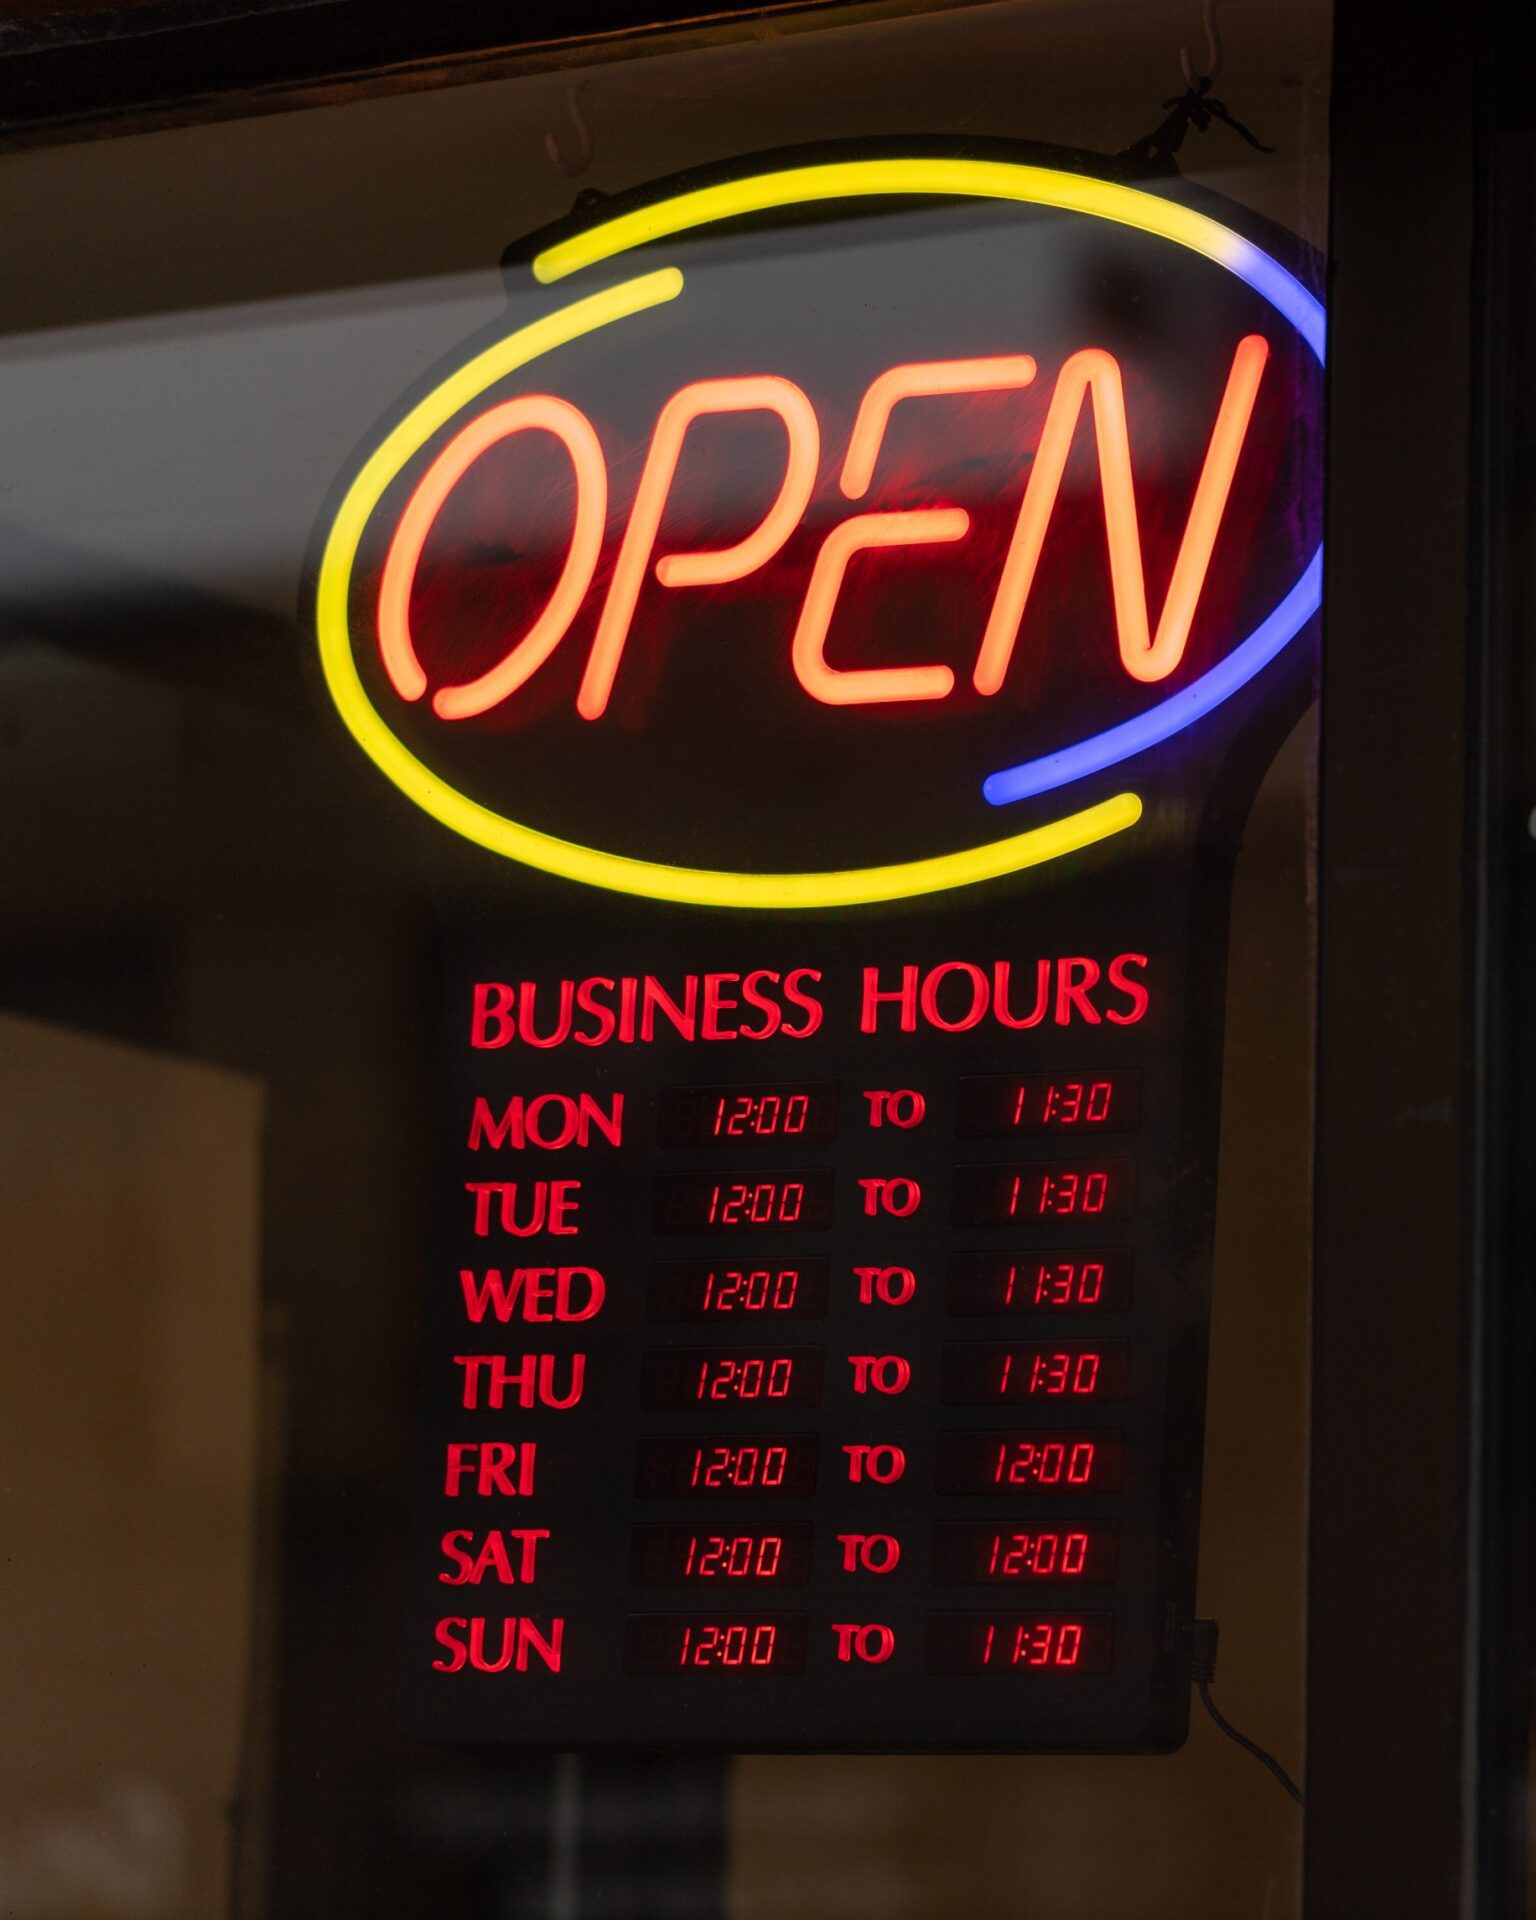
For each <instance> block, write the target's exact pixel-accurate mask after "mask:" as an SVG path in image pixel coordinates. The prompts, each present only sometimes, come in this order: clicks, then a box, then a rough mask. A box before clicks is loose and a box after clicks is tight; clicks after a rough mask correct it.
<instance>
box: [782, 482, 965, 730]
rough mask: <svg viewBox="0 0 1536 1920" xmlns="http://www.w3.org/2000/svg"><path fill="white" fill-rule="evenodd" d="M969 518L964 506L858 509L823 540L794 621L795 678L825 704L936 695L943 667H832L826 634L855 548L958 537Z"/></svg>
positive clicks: (944, 682) (942, 684)
mask: <svg viewBox="0 0 1536 1920" xmlns="http://www.w3.org/2000/svg"><path fill="white" fill-rule="evenodd" d="M970 524H971V516H970V515H969V514H968V513H967V512H966V511H965V509H964V508H963V507H917V508H912V509H910V510H909V511H907V512H904V513H856V514H854V515H853V516H852V518H851V519H848V520H844V521H843V523H842V524H841V525H840V526H836V527H834V528H833V529H832V531H831V532H830V533H829V534H828V535H827V537H826V539H825V540H823V541H822V543H821V551H820V552H819V553H818V554H817V555H816V564H815V566H814V567H813V568H812V569H811V579H810V585H809V586H807V588H806V590H805V604H804V605H803V606H802V607H801V609H800V618H799V621H798V622H797V623H796V626H795V638H794V642H793V644H792V645H791V647H790V660H791V663H792V664H793V666H794V669H795V678H796V679H797V680H798V681H799V682H800V684H801V686H802V687H804V688H805V690H806V692H807V693H808V694H810V695H811V697H812V699H814V700H820V701H821V702H822V703H823V704H824V705H826V706H829V707H862V706H870V705H874V704H875V703H877V702H885V701H890V700H942V699H943V698H944V696H945V694H947V693H948V692H949V690H950V688H951V687H953V686H954V684H955V676H954V674H953V673H952V672H951V671H950V669H949V668H948V667H945V666H931V667H847V668H843V667H833V666H829V665H828V664H827V655H826V646H827V632H828V629H829V628H830V627H831V625H832V610H833V608H834V607H835V606H836V604H837V596H838V594H839V592H840V591H841V590H842V585H843V575H844V574H845V573H846V572H847V570H848V562H849V561H850V560H851V559H852V558H853V556H854V554H856V553H861V552H864V551H867V550H868V549H870V548H872V547H914V546H928V545H937V544H942V543H943V542H945V541H949V540H962V539H964V537H965V535H966V533H967V532H968V531H969V529H970Z"/></svg>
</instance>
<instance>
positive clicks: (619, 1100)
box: [469, 1093, 624, 1153]
mask: <svg viewBox="0 0 1536 1920" xmlns="http://www.w3.org/2000/svg"><path fill="white" fill-rule="evenodd" d="M551 1111H553V1112H554V1113H555V1115H556V1116H557V1118H556V1121H555V1123H554V1124H553V1125H551V1124H550V1123H549V1122H548V1121H547V1120H546V1118H545V1116H546V1114H548V1113H549V1112H551ZM594 1127H596V1128H597V1130H598V1132H599V1133H601V1134H602V1136H603V1138H604V1139H605V1140H607V1141H609V1142H610V1144H611V1145H613V1146H615V1147H617V1146H619V1145H621V1144H622V1142H623V1138H624V1096H623V1094H622V1093H615V1094H613V1095H612V1096H611V1097H610V1101H609V1110H608V1112H607V1113H604V1111H603V1109H602V1108H601V1107H600V1106H599V1105H598V1103H597V1101H596V1100H595V1099H594V1098H593V1096H592V1095H591V1094H590V1093H583V1094H579V1095H577V1097H576V1098H575V1099H572V1098H571V1096H570V1095H569V1094H566V1093H541V1094H538V1095H536V1096H535V1098H534V1099H532V1100H530V1101H529V1102H527V1104H526V1106H525V1104H524V1101H523V1096H522V1095H521V1094H514V1095H513V1097H512V1099H511V1100H509V1101H508V1102H507V1106H506V1109H505V1111H504V1112H503V1113H502V1116H501V1118H500V1119H499V1120H498V1119H497V1118H496V1115H495V1114H494V1113H493V1112H492V1110H491V1104H490V1102H489V1101H488V1100H486V1099H484V1098H482V1097H480V1096H479V1095H477V1096H476V1098H475V1105H474V1111H473V1112H472V1113H471V1114H470V1117H469V1145H470V1148H471V1150H472V1151H475V1150H478V1149H479V1148H481V1147H486V1146H489V1147H512V1148H515V1149H518V1150H521V1149H522V1148H524V1147H527V1146H535V1147H542V1148H543V1149H544V1151H545V1152H547V1153H556V1152H558V1151H559V1150H560V1149H561V1148H563V1147H568V1146H570V1145H571V1144H572V1142H574V1143H575V1144H576V1145H577V1146H579V1147H585V1146H589V1145H590V1144H591V1140H592V1129H593V1128H594Z"/></svg>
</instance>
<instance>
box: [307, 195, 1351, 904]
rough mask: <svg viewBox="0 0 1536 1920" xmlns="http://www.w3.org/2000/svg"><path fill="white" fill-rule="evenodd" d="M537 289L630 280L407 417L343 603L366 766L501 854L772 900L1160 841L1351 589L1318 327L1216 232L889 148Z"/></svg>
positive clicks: (547, 323) (600, 241) (926, 886)
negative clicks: (1192, 736) (1344, 568)
mask: <svg viewBox="0 0 1536 1920" xmlns="http://www.w3.org/2000/svg"><path fill="white" fill-rule="evenodd" d="M813 208H816V209H819V210H820V211H821V212H822V213H823V214H826V213H828V212H830V213H832V214H834V215H836V216H838V218H837V220H836V221H835V222H834V225H833V228H832V229H831V231H832V232H833V234H834V235H836V234H837V232H838V228H839V226H840V224H841V223H842V222H846V226H847V236H848V237H847V245H846V246H845V247H843V248H839V247H837V246H836V245H835V244H834V245H832V246H829V245H828V244H827V233H828V229H827V228H826V227H824V226H822V227H806V226H805V224H804V222H805V220H806V216H807V213H808V210H811V209H813ZM876 212H879V213H880V214H881V216H882V217H881V219H880V220H879V221H876V220H875V219H874V218H873V217H872V216H873V214H874V213H876ZM751 215H755V216H758V220H757V221H755V222H754V223H753V225H752V226H751V228H750V229H749V230H746V231H745V235H744V229H743V221H744V219H745V217H746V216H751ZM764 215H771V216H774V217H775V219H776V221H777V222H778V223H779V224H778V225H777V226H776V227H772V228H770V229H769V231H768V233H767V234H766V235H765V233H764V230H763V228H762V226H761V224H760V222H761V219H762V217H763V216H764ZM678 259H681V260H682V264H681V265H679V264H678V263H677V262H678ZM626 269H631V270H630V271H628V272H627V274H626ZM615 273H618V274H620V275H625V277H619V278H615V277H614V275H615ZM533 274H534V278H535V280H537V281H539V282H542V283H545V284H554V283H557V282H561V281H564V280H565V279H566V278H567V277H569V276H572V275H576V274H580V275H582V276H583V277H584V278H587V279H592V278H594V277H598V276H604V284H602V285H601V286H600V287H598V288H597V289H596V290H595V291H590V292H586V293H584V294H583V295H582V296H580V297H578V298H577V299H575V300H573V301H571V302H569V303H567V304H564V305H560V306H558V307H556V308H554V309H553V310H550V311H546V312H544V313H542V314H541V315H540V317H537V318H533V319H531V320H529V321H527V322H526V323H525V324H523V325H520V326H517V327H515V328H513V329H512V330H510V331H502V332H501V333H500V334H499V335H498V337H496V338H495V339H494V340H492V341H491V343H490V344H489V345H484V346H480V347H478V349H477V350H475V351H473V352H470V353H469V354H468V356H467V357H464V358H462V359H461V361H460V362H459V364H457V365H455V366H454V367H453V369H452V370H451V371H450V372H449V373H448V374H447V375H446V376H445V377H444V378H442V379H441V380H439V381H438V382H437V384H436V385H434V386H433V387H432V388H431V389H430V391H428V392H427V393H426V395H425V397H424V398H422V399H419V400H418V401H416V402H415V404H414V405H412V406H411V407H410V408H409V410H408V411H406V412H405V413H404V414H403V417H401V418H399V419H398V420H397V421H396V422H395V424H393V425H392V426H391V427H390V428H389V430H388V431H387V432H386V433H385V434H384V435H383V437H382V438H381V439H380V440H379V441H378V443H377V445H376V446H375V447H374V448H373V450H372V451H371V452H370V453H369V454H368V455H367V456H366V458H365V459H364V460H363V461H362V463H361V464H360V466H359V468H358V470H357V472H356V474H355V476H354V477H353V479H352V481H351V483H350V486H349V487H348V489H347V491H346V494H345V496H344V498H343V500H342V503H341V506H340V508H339V510H338V512H337V514H336V516H335V519H334V521H333V522H332V524H331V526H330V529H329V532H328V535H327V538H326V542H325V547H324V552H323V558H322V562H321V568H320V578H319V585H318V602H317V612H318V628H319V637H320V646H321V654H322V659H323V663H324V668H325V673H326V677H327V682H328V685H329V687H330V690H331V693H332V696H333V698H334V700H335V702H336V705H337V707H338V709H339V711H340V713H341V715H342V717H343V719H344V720H345V721H346V724H347V725H348V727H349V728H350V729H351V731H352V733H353V735H354V736H355V737H356V739H357V740H358V742H359V744H360V745H361V746H362V747H363V748H364V749H365V751H366V752H368V753H369V754H370V755H371V756H372V758H373V759H374V760H375V761H376V762H377V764H378V765H379V767H380V768H381V769H382V770H383V771H384V772H385V773H386V774H387V775H388V777H389V778H390V779H391V780H393V781H394V782H395V784H396V785H397V786H399V787H400V788H401V789H402V790H403V791H404V792H405V793H406V794H407V795H408V796H409V797H410V798H411V799H413V800H414V801H415V802H416V803H417V804H418V805H420V806H422V807H423V808H425V809H426V810H427V811H428V812H429V813H431V814H432V815H434V816H435V817H436V818H437V819H438V820H440V821H441V822H442V823H443V824H444V825H446V826H449V827H451V828H452V829H454V830H455V831H456V832H458V833H461V834H463V835H464V836H466V837H467V838H469V839H471V840H473V841H476V842H478V843H479V844H480V845H482V846H485V847H487V848H489V849H491V850H493V851H495V852H497V853H501V854H504V855H507V856H510V857H512V858H514V859H517V860H520V861H523V862H525V863H527V864H529V865H531V866H535V867H540V868H543V869H545V870H547V871H551V872H555V873H560V874H564V875H566V876H567V877H569V878H572V879H575V880H578V881H582V882H586V883H588V884H592V885H597V886H602V887H609V888H616V889H621V890H625V891H629V892H633V893H639V894H645V895H650V896H652V897H656V898H660V899H670V900H679V901H689V902H696V903H701V904H706V905H714V906H748V907H802V906H803V907H814V906H835V905H848V904H854V903H859V902H864V901H874V900H881V899H891V898H897V897H902V896H907V895H913V894H919V893H924V892H929V891H933V890H937V889H941V888H946V887H952V886H957V885H961V884H964V883H967V882H971V881H976V880H981V879H986V878H990V877H994V876H997V875H1000V874H1004V873H1008V872H1011V871H1014V870H1016V869H1019V868H1022V867H1027V866H1031V865H1035V864H1038V863H1040V862H1042V861H1046V860H1050V859H1052V858H1054V857H1056V856H1058V855H1060V854H1062V853H1065V852H1069V851H1071V850H1073V849H1075V848H1078V847H1082V846H1084V845H1087V844H1089V843H1091V842H1093V841H1095V840H1100V839H1104V838H1106V837H1108V836H1110V835H1113V834H1116V833H1120V832H1123V831H1125V830H1126V829H1128V828H1130V827H1132V826H1134V824H1135V823H1136V821H1137V820H1138V819H1139V818H1140V815H1141V812H1142V800H1141V797H1140V794H1139V793H1138V792H1137V791H1136V790H1135V788H1134V787H1133V786H1128V785H1124V784H1122V783H1123V782H1125V781H1135V782H1137V783H1138V784H1139V782H1140V779H1141V777H1142V776H1141V770H1142V769H1143V768H1145V766H1146V765H1147V762H1146V760H1145V759H1143V758H1142V756H1145V755H1146V754H1147V753H1148V751H1149V750H1150V749H1153V748H1156V747H1158V746H1160V745H1162V744H1163V743H1164V742H1167V741H1170V740H1172V739H1174V738H1175V737H1176V736H1178V735H1180V734H1182V733H1183V732H1184V731H1185V730H1186V729H1188V728H1190V727H1191V726H1192V725H1194V724H1195V723H1196V722H1198V721H1199V720H1200V719H1201V718H1202V717H1203V716H1204V715H1206V714H1207V713H1209V712H1211V711H1212V710H1213V709H1214V708H1216V707H1218V706H1219V705H1221V704H1222V703H1223V702H1224V701H1225V700H1227V699H1229V698H1230V697H1231V696H1232V695H1233V694H1234V693H1236V692H1237V691H1238V690H1239V689H1240V688H1241V687H1243V686H1244V685H1246V684H1247V682H1248V681H1250V680H1252V679H1253V678H1254V677H1255V676H1256V675H1257V674H1259V673H1260V672H1261V671H1262V670H1263V669H1264V667H1265V666H1266V665H1268V664H1269V662H1270V661H1272V660H1273V659H1274V658H1275V656H1276V655H1277V654H1278V653H1279V651H1280V650H1281V649H1282V648H1283V647H1284V646H1285V645H1286V644H1287V642H1288V641H1289V640H1290V639H1291V638H1292V637H1293V636H1294V635H1295V634H1296V632H1297V631H1298V630H1299V629H1300V628H1301V626H1302V625H1303V624H1304V623H1305V621H1306V620H1307V619H1308V617H1309V616H1310V614H1311V613H1312V612H1313V611H1314V610H1315V608H1316V606H1317V602H1318V598H1319V591H1320V575H1321V555H1320V550H1318V549H1316V547H1315V545H1311V544H1310V542H1309V543H1308V544H1306V545H1304V546H1303V547H1302V548H1301V550H1298V541H1297V536H1296V516H1295V514H1294V511H1293V507H1294V502H1295V500H1296V499H1297V497H1298V496H1301V495H1304V494H1305V493H1306V491H1307V488H1306V481H1305V475H1304V472H1303V467H1304V463H1305V459H1306V451H1305V448H1304V446H1302V445H1301V444H1300V442H1301V440H1303V439H1304V436H1299V435H1298V433H1297V431H1296V422H1297V421H1298V419H1301V420H1305V419H1306V418H1307V417H1308V415H1309V413H1310V414H1314V415H1315V412H1316V395H1317V381H1318V376H1319V372H1320V368H1321V362H1322V354H1323V318H1322V311H1321V308H1320V307H1319V305H1318V303H1317V301H1316V300H1315V298H1314V297H1313V296H1312V295H1311V294H1310V293H1309V292H1308V291H1307V290H1306V289H1305V288H1304V287H1303V286H1302V285H1301V283H1300V282H1299V281H1298V280H1297V279H1295V278H1294V277H1293V276H1292V275H1291V274H1290V273H1289V272H1287V271H1286V270H1285V269H1284V268H1283V267H1281V266H1280V265H1279V264H1278V263H1277V262H1276V261H1275V260H1273V259H1272V258H1270V257H1269V256H1268V255H1267V254H1265V253H1264V252H1262V251H1260V250H1259V249H1258V248H1256V247H1255V246H1253V245H1252V244H1251V243H1250V242H1249V241H1247V240H1246V239H1244V238H1242V237H1241V236H1239V235H1238V234H1236V233H1234V232H1233V231H1231V230H1230V229H1229V228H1227V227H1225V226H1223V225H1221V224H1219V223H1217V222H1216V221H1214V220H1212V219H1210V218H1208V217H1206V216H1205V215H1203V214H1200V213H1196V212H1193V211H1191V210H1189V209H1188V208H1186V207H1183V206H1180V205H1176V204H1173V203H1170V202H1169V201H1166V200H1163V199H1161V198H1158V197H1155V196H1153V195H1151V194H1147V193H1142V192H1138V191H1135V190H1132V189H1130V188H1127V187H1124V186H1120V185H1117V184H1111V183H1107V182H1104V181H1101V180H1095V179H1091V178H1087V177H1085V176H1082V175H1076V174H1069V173H1063V172H1058V171H1053V170H1049V169H1044V168H1040V167H1035V166H1027V165H1020V164H1016V163H1012V162H1003V161H990V160H986V161H984V160H954V159H951V160H935V159H870V160H858V161H849V162H841V163H834V164H823V165H814V166H804V167H794V168H789V169H782V170H777V171H773V172H767V173H759V174H756V175H752V176H749V177H747V178H745V179H739V180H735V181H731V182H729V183H726V184H722V185H716V186H711V187H705V188H701V189H697V190H695V191H692V192H686V193H682V194H677V195H674V196H672V197H670V198H666V199H662V200H657V201H653V202H651V203H649V204H647V205H644V206H641V207H639V208H638V209H635V210H632V211H629V212H626V213H621V214H618V215H616V216H615V217H613V218H610V219H607V220H602V219H598V220H595V221H594V222H593V223H592V224H590V225H588V226H586V227H585V228H583V229H582V230H580V231H577V232H574V233H572V234H571V235H569V236H568V237H566V238H563V239H560V240H558V241H556V242H555V243H554V244H552V245H550V246H548V247H546V248H545V249H544V250H543V251H542V252H540V253H539V254H537V255H536V257H535V258H534V261H533ZM1064 287H1065V288H1066V289H1067V292H1066V295H1065V297H1064ZM1074 288H1075V289H1076V291H1075V292H1073V291H1072V289H1074ZM872 755H873V756H875V757H876V760H877V762H878V764H877V765H874V766H872V763H871V756H872ZM1110 769H1114V770H1116V773H1115V778H1114V780H1113V782H1112V783H1111V790H1109V791H1104V790H1103V788H1104V785H1105V783H1104V782H1103V781H1100V782H1099V784H1098V788H1097V789H1081V788H1080V789H1079V792H1080V793H1081V798H1080V799H1078V803H1077V804H1076V805H1075V806H1074V807H1072V808H1070V809H1069V810H1068V811H1066V812H1064V813H1063V812H1060V811H1059V810H1058V807H1057V806H1052V805H1051V803H1050V802H1045V803H1044V809H1045V811H1046V812H1047V814H1048V816H1049V817H1047V818H1044V819H1041V818H1037V817H1031V818H1028V819H1027V820H1026V821H1024V822H1019V823H1015V830H1014V831H1012V832H1010V833H1007V834H1006V835H1004V836H1002V837H997V835H996V831H995V829H996V824H997V820H998V815H997V813H996V811H995V809H997V808H1000V807H1005V806H1013V805H1015V804H1017V803H1030V802H1035V803H1036V805H1035V808H1034V812H1035V813H1036V814H1038V813H1039V812H1040V811H1041V806H1040V804H1039V796H1042V795H1053V794H1055V793H1056V792H1057V790H1058V789H1062V790H1065V789H1071V788H1073V787H1075V786H1077V783H1079V782H1087V781H1093V780H1094V779H1095V778H1096V776H1099V775H1102V774H1104V773H1106V772H1107V771H1109V770H1110ZM1122 769H1123V771H1121V770H1122ZM754 783H755V785H756V787H757V788H759V789H762V788H767V789H769V790H770V791H769V794H768V796H766V797H765V795H764V793H763V792H761V791H757V792H751V791H748V789H749V788H751V787H752V786H753V785H754ZM616 796H617V804H615V799H616ZM775 796H776V797H775ZM1074 797H1076V796H1074Z"/></svg>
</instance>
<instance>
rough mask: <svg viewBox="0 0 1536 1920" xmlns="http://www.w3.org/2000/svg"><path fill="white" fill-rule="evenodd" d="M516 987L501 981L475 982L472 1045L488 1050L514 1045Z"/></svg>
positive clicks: (471, 1022)
mask: <svg viewBox="0 0 1536 1920" xmlns="http://www.w3.org/2000/svg"><path fill="white" fill-rule="evenodd" d="M512 1001H513V993H512V989H511V988H510V987H509V986H507V985H506V983H505V982H504V981H501V980H477V981H476V982H475V993H474V1004H473V1010H472V1012H471V1014H470V1018H469V1044H470V1045H471V1046H472V1047H480V1048H485V1049H490V1048H495V1047H505V1046H507V1045H509V1044H510V1042H511V1040H512V1037H513V1035H514V1033H515V1032H516V1028H515V1027H514V1026H513V1024H512Z"/></svg>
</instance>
